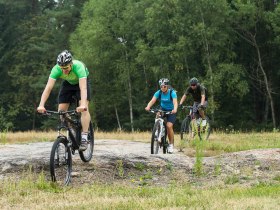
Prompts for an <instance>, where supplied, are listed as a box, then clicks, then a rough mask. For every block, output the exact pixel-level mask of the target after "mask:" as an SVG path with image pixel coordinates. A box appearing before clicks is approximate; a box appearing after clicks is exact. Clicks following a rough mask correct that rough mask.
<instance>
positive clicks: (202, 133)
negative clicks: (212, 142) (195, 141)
mask: <svg viewBox="0 0 280 210" xmlns="http://www.w3.org/2000/svg"><path fill="white" fill-rule="evenodd" d="M205 119H206V125H205V126H202V125H201V124H200V125H198V126H200V127H199V132H198V135H199V138H200V140H208V138H209V136H210V133H211V123H210V119H209V117H207V116H206V117H205Z"/></svg>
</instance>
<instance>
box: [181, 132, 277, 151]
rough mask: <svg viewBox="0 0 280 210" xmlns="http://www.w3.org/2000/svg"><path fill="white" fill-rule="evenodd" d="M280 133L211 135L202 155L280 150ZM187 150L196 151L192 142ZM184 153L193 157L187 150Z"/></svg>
mask: <svg viewBox="0 0 280 210" xmlns="http://www.w3.org/2000/svg"><path fill="white" fill-rule="evenodd" d="M279 139H280V133H279V132H270V133H230V134H226V133H213V134H211V135H210V138H209V141H205V143H204V145H203V149H204V152H203V153H204V155H205V156H213V155H219V154H222V153H230V152H238V151H245V150H251V149H267V148H280V140H279ZM189 149H193V150H196V144H195V142H194V141H192V142H191V143H190V144H189ZM184 152H185V153H186V154H187V155H189V156H193V154H191V153H190V151H189V150H187V149H185V150H184Z"/></svg>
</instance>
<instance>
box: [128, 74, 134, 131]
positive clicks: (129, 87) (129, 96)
mask: <svg viewBox="0 0 280 210" xmlns="http://www.w3.org/2000/svg"><path fill="white" fill-rule="evenodd" d="M128 102H129V113H130V124H131V131H132V132H134V125H133V108H132V88H131V81H130V75H129V76H128Z"/></svg>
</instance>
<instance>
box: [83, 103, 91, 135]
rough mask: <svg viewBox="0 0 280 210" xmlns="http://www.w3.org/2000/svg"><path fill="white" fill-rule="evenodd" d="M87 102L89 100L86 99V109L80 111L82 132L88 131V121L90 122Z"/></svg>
mask: <svg viewBox="0 0 280 210" xmlns="http://www.w3.org/2000/svg"><path fill="white" fill-rule="evenodd" d="M88 103H89V101H87V111H83V112H81V114H82V116H81V123H82V132H83V133H87V132H88V128H89V123H90V114H89V110H88Z"/></svg>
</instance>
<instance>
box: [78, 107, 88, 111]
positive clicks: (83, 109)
mask: <svg viewBox="0 0 280 210" xmlns="http://www.w3.org/2000/svg"><path fill="white" fill-rule="evenodd" d="M76 111H77V112H83V111H87V107H86V106H79V107H77V108H76Z"/></svg>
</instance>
